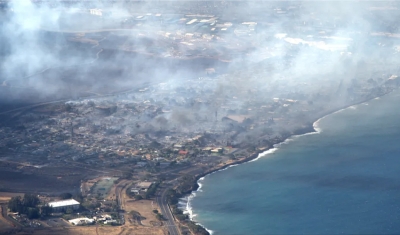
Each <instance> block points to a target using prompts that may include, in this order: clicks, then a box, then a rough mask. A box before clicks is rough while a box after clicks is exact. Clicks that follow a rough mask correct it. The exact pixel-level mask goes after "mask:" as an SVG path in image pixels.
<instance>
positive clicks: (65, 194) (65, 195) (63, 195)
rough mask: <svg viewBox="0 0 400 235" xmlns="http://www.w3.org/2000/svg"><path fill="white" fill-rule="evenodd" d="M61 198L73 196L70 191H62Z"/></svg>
mask: <svg viewBox="0 0 400 235" xmlns="http://www.w3.org/2000/svg"><path fill="white" fill-rule="evenodd" d="M60 197H61V199H71V198H72V194H70V193H62V194H61V195H60Z"/></svg>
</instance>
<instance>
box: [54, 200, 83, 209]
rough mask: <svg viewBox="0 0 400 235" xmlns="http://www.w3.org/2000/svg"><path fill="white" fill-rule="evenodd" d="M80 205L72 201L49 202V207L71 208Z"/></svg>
mask: <svg viewBox="0 0 400 235" xmlns="http://www.w3.org/2000/svg"><path fill="white" fill-rule="evenodd" d="M79 204H80V203H79V202H78V201H76V200H74V199H68V200H62V201H56V202H50V203H49V206H51V207H61V206H73V205H79Z"/></svg>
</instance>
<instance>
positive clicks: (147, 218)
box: [124, 196, 158, 226]
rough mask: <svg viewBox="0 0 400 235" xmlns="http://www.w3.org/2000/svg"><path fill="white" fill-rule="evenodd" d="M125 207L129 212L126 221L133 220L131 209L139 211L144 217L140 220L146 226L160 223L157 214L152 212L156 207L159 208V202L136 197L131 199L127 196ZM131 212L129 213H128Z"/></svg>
mask: <svg viewBox="0 0 400 235" xmlns="http://www.w3.org/2000/svg"><path fill="white" fill-rule="evenodd" d="M124 209H125V211H126V212H127V214H126V221H127V222H128V221H130V220H129V219H131V221H133V220H132V215H131V214H130V212H131V211H136V212H139V213H140V215H141V217H142V219H141V220H140V222H141V224H142V225H144V226H154V225H155V224H157V223H158V220H157V218H156V216H155V214H154V213H153V212H152V211H153V210H154V209H158V208H157V204H156V203H153V201H151V200H139V201H136V200H134V199H129V197H127V196H125V200H124ZM128 213H129V214H128Z"/></svg>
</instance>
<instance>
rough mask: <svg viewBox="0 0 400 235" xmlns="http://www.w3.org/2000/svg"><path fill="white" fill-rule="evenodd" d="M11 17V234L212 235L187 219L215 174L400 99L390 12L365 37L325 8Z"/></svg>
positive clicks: (57, 12) (195, 6)
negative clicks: (328, 121) (368, 107)
mask: <svg viewBox="0 0 400 235" xmlns="http://www.w3.org/2000/svg"><path fill="white" fill-rule="evenodd" d="M10 4H12V7H8V6H5V7H3V3H2V2H1V1H0V11H1V12H3V13H4V14H2V15H0V19H1V20H3V21H2V22H1V23H0V25H3V24H4V26H5V27H3V28H4V32H3V31H1V30H0V40H1V41H4V42H5V46H4V47H0V58H2V59H3V60H0V61H2V62H1V63H0V65H1V66H2V68H4V69H3V70H2V71H0V118H1V119H0V155H1V156H0V169H1V170H0V207H1V216H0V233H2V232H3V227H4V231H5V232H8V233H11V234H19V233H21V232H22V233H23V232H27V231H33V232H34V233H38V234H41V233H42V232H43V233H47V234H49V233H54V234H66V233H68V234H71V233H72V234H85V235H86V234H96V235H99V234H108V235H113V234H120V235H123V234H126V235H127V234H130V233H135V234H136V233H138V234H146V235H147V234H157V235H166V234H168V235H206V234H210V233H212V232H213V231H211V230H207V229H208V228H205V226H203V225H202V224H199V223H198V221H196V218H195V217H194V216H193V215H190V216H188V214H187V213H186V211H184V208H182V206H181V205H180V203H181V202H182V198H184V197H186V198H188V199H187V205H186V208H187V209H190V208H188V207H190V205H189V203H190V200H192V199H193V197H194V195H195V194H196V191H199V190H201V187H202V181H203V180H204V179H205V178H206V177H207V176H208V175H210V174H213V173H216V172H219V171H224V170H226V169H228V168H230V167H234V166H240V165H241V164H244V163H247V162H253V161H257V160H259V159H260V158H263V157H268V155H270V154H274V153H275V152H276V151H278V150H279V148H280V146H281V145H282V144H286V143H289V142H290V141H291V140H293V139H297V138H298V137H300V136H304V135H311V134H316V133H320V132H321V131H322V130H321V129H320V127H319V126H318V124H319V122H320V121H321V120H322V119H324V118H325V117H328V116H329V115H332V114H334V113H338V112H341V111H343V110H346V109H348V108H350V107H355V106H356V105H360V104H363V103H365V102H368V101H369V100H371V99H377V98H378V97H381V96H384V95H387V94H389V93H390V92H392V91H395V90H397V89H398V88H399V87H400V78H399V77H398V76H400V74H398V73H399V71H400V70H399V69H398V63H397V62H396V61H397V60H398V58H397V57H398V53H399V52H400V46H398V43H400V41H398V38H397V37H395V36H393V34H392V33H379V32H381V31H384V32H392V31H393V27H394V25H395V24H396V23H397V22H394V23H393V22H392V23H391V24H389V23H387V21H390V19H387V17H386V18H385V19H381V18H380V16H381V15H386V14H394V15H395V14H396V13H395V12H397V11H394V10H393V9H392V8H390V9H386V8H382V9H379V10H376V9H375V8H373V7H370V6H369V5H368V4H367V5H362V4H360V6H361V5H362V6H361V8H360V10H359V12H358V14H357V16H359V17H361V18H362V17H365V18H366V19H368V23H365V24H367V25H368V26H369V27H361V26H360V24H359V22H357V21H352V20H347V18H348V17H350V16H351V17H353V15H354V12H351V13H347V12H342V11H337V12H336V11H331V7H330V5H329V4H328V5H324V4H322V5H321V6H320V5H319V4H308V3H289V2H285V3H275V2H273V3H261V2H260V3H257V4H256V3H254V4H250V5H246V4H247V3H246V4H245V6H246V9H248V12H247V13H246V12H245V11H243V9H245V8H244V7H243V6H242V4H244V3H243V2H237V3H236V2H215V3H212V4H211V3H209V2H194V3H189V2H188V3H186V2H182V3H181V5H179V4H177V5H179V6H175V5H174V6H168V4H167V3H166V2H159V3H157V4H155V3H154V4H155V5H157V6H163V7H161V8H154V6H153V5H152V4H153V3H141V2H140V3H136V2H135V3H133V2H127V3H121V4H122V5H118V4H120V3H114V4H115V5H116V6H112V7H111V6H103V8H102V7H100V6H98V7H95V5H96V4H95V3H87V4H88V5H85V4H86V3H85V4H80V3H79V4H78V3H76V4H78V6H77V7H75V6H74V3H71V2H68V1H67V2H62V3H60V6H58V5H57V4H55V5H52V4H51V5H50V6H48V3H46V1H43V2H42V1H39V2H37V3H27V5H23V4H19V3H18V2H12V3H10ZM64 4H65V5H64ZM70 4H71V5H70ZM92 4H94V5H92ZM124 4H126V5H124ZM164 4H166V5H165V6H164ZM258 4H260V5H258ZM374 4H375V3H374ZM376 4H378V3H376ZM379 4H381V3H379ZM382 4H384V3H382ZM5 5H7V4H5ZM27 6H28V8H27ZM139 6H142V7H143V8H138V7H139ZM344 6H346V7H347V5H344ZM164 7H165V9H163V8H164ZM222 9H224V10H222ZM399 9H400V8H399ZM121 12H122V13H121ZM171 12H172V13H171ZM22 13H24V14H22ZM45 16H46V17H47V16H49V17H47V18H46V17H45ZM29 17H32V18H35V17H37V18H35V19H38V21H35V22H33V23H32V25H28V26H29V27H28V29H27V30H26V32H25V31H24V30H22V32H21V34H18V33H15V32H14V31H12V30H8V29H9V28H10V29H13V28H15V27H21V26H23V25H25V23H24V22H25V21H26V18H29ZM48 18H49V19H51V20H48ZM393 18H395V17H393ZM39 19H40V20H39ZM54 19H57V20H54ZM377 19H379V20H377ZM382 25H383V26H382ZM388 25H389V26H388ZM47 26H49V27H47ZM364 26H365V25H364ZM44 28H46V29H51V28H54V29H57V30H44ZM399 38H400V37H399ZM3 39H4V40H3ZM17 39H18V40H17ZM383 55H384V59H382V56H383ZM15 58H19V59H20V60H16V59H15ZM388 61H392V62H391V63H389V62H388ZM36 195H38V196H37V198H36ZM32 198H33V199H32ZM31 199H32V200H31ZM21 200H22V201H23V200H25V201H28V200H30V201H34V202H35V203H33V204H32V205H24V207H18V205H20V204H21ZM65 200H69V202H70V203H73V204H71V205H67V206H66V207H65V208H62V207H61V208H62V209H60V211H61V212H60V213H58V212H59V211H58V210H59V208H58V209H56V208H54V211H53V210H52V208H48V205H49V203H51V205H60V204H63V203H65V202H64V201H65ZM72 200H75V201H72ZM77 205H78V206H77ZM67 209H68V210H67ZM54 212H57V213H54ZM76 225H82V226H76ZM61 228H63V229H64V230H63V231H61V230H60V229H61Z"/></svg>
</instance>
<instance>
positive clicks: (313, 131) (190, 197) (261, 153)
mask: <svg viewBox="0 0 400 235" xmlns="http://www.w3.org/2000/svg"><path fill="white" fill-rule="evenodd" d="M391 92H393V91H390V92H388V93H385V94H382V95H379V96H376V97H372V98H369V99H366V100H364V101H360V102H357V103H354V104H349V105H346V106H344V107H339V108H337V109H335V110H332V111H330V112H327V113H326V114H324V115H322V116H321V117H320V118H318V119H317V120H315V121H314V122H313V124H312V126H310V129H309V130H307V129H303V130H302V131H303V132H300V133H298V134H294V135H291V136H288V137H287V138H285V139H283V140H281V141H280V142H277V143H276V144H274V145H273V146H272V147H270V148H268V149H263V150H259V151H257V152H256V153H254V154H251V155H250V156H249V157H246V158H244V159H241V160H238V161H235V162H230V163H226V164H224V165H222V166H219V167H216V168H215V169H210V170H209V171H207V172H204V173H202V174H200V175H196V176H195V181H196V185H195V186H194V187H193V189H192V190H191V191H190V192H187V193H185V194H184V195H183V196H184V198H185V200H186V203H187V205H186V211H185V213H189V218H190V219H191V220H192V221H193V222H195V223H196V224H198V225H200V226H202V227H203V228H204V229H205V230H207V232H209V233H210V234H211V235H212V234H213V230H210V229H208V228H206V227H205V226H204V225H202V224H201V223H198V222H196V220H195V218H194V217H195V216H193V214H192V213H193V212H192V210H193V208H192V207H190V201H191V200H193V198H194V197H195V196H196V195H195V194H194V193H195V192H197V191H198V190H200V189H201V186H200V183H199V181H202V180H203V179H204V177H206V176H208V175H211V174H213V173H216V172H220V171H224V170H226V169H228V168H230V167H235V166H240V165H242V164H244V163H248V162H253V161H257V160H258V159H260V158H263V157H267V156H268V155H270V154H273V153H274V152H275V151H278V150H279V145H281V144H285V143H287V142H288V141H290V140H293V138H298V137H301V136H304V135H309V134H318V133H320V132H321V131H322V129H320V128H319V127H318V123H319V122H320V121H321V120H322V119H324V118H325V117H327V116H330V115H332V114H335V113H338V112H342V111H344V110H346V109H348V108H350V107H353V106H358V105H361V104H363V103H366V102H368V101H370V100H373V99H377V98H380V97H383V96H385V95H388V94H390V93H391ZM181 199H182V198H181Z"/></svg>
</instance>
